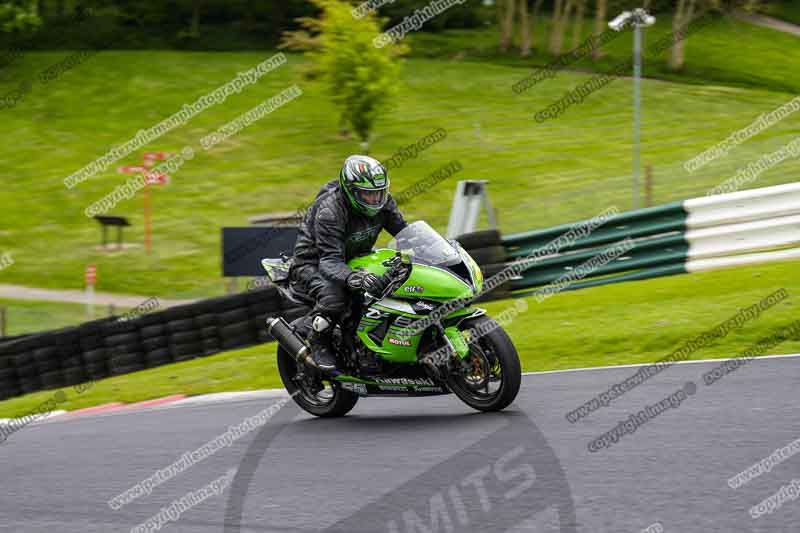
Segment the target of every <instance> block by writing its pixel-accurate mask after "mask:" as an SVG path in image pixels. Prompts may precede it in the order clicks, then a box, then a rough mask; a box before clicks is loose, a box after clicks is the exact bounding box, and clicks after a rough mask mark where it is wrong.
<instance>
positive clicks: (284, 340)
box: [267, 316, 319, 370]
mask: <svg viewBox="0 0 800 533" xmlns="http://www.w3.org/2000/svg"><path fill="white" fill-rule="evenodd" d="M267 331H268V332H269V334H270V335H272V336H273V337H275V340H276V341H278V344H280V345H281V348H283V349H284V350H286V351H287V352H289V355H291V356H292V357H294V358H295V359H296V360H297V362H298V363H300V364H304V365H308V366H310V367H312V368H316V369H318V370H319V367H318V366H317V363H316V362H314V359H313V358H312V357H311V353H310V352H309V350H308V346H306V343H305V342H303V339H301V338H300V337H299V336H298V335H297V333H295V331H294V330H293V329H292V327H291V326H290V325H289V324H288V323H287V322H286V320H284V319H283V317H280V316H279V317H276V318H268V319H267Z"/></svg>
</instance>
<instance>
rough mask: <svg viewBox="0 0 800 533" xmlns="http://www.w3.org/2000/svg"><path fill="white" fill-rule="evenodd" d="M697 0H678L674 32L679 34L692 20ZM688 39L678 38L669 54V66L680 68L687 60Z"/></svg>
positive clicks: (673, 18)
mask: <svg viewBox="0 0 800 533" xmlns="http://www.w3.org/2000/svg"><path fill="white" fill-rule="evenodd" d="M695 1H696V0H678V7H677V8H676V9H675V15H673V17H672V33H673V35H677V34H678V33H679V32H680V31H681V29H682V28H683V27H684V26H686V25H687V24H689V22H691V20H692V17H693V16H694V7H695ZM685 46H686V39H676V40H675V42H674V43H673V45H672V50H671V52H670V55H669V68H671V69H672V70H680V69H682V68H683V64H684V62H685V61H686V48H685Z"/></svg>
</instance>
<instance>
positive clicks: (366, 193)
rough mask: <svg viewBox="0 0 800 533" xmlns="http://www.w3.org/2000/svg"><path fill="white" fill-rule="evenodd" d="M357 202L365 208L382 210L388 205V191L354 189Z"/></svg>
mask: <svg viewBox="0 0 800 533" xmlns="http://www.w3.org/2000/svg"><path fill="white" fill-rule="evenodd" d="M353 194H354V195H355V197H356V200H357V201H358V202H359V203H360V204H361V205H363V206H365V207H371V208H377V209H379V208H381V207H383V204H385V203H386V189H385V188H384V189H362V188H361V187H353Z"/></svg>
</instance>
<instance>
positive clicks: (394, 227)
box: [290, 155, 407, 372]
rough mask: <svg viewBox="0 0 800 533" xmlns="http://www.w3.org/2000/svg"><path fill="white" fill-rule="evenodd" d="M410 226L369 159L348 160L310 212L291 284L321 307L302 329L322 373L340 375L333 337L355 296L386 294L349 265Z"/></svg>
mask: <svg viewBox="0 0 800 533" xmlns="http://www.w3.org/2000/svg"><path fill="white" fill-rule="evenodd" d="M406 225H407V224H406V221H405V220H404V219H403V215H402V214H401V213H400V211H399V210H398V208H397V204H396V203H395V201H394V198H392V195H391V194H389V176H388V173H387V170H386V167H384V166H383V165H382V164H381V163H380V162H378V161H377V160H375V159H373V158H371V157H368V156H364V155H351V156H350V157H348V158H347V159H345V162H344V165H343V166H342V170H341V172H340V173H339V179H338V180H337V179H335V180H331V181H330V182H328V183H326V184H325V185H324V186H323V187H322V189H321V190H320V192H319V193H318V194H317V197H316V199H315V200H314V203H313V204H312V205H311V207H310V208H309V209H308V211H307V212H306V215H305V217H304V218H303V222H302V223H301V224H300V231H299V234H298V236H297V243H296V244H295V248H294V265H293V267H292V271H291V273H290V276H291V277H290V279H291V285H292V289H293V290H294V291H296V292H299V293H301V294H304V295H305V296H306V297H307V298H309V299H311V300H313V301H314V302H315V305H314V308H313V309H312V311H311V313H309V315H307V316H306V317H305V319H304V320H302V321H301V324H302V325H301V327H302V328H303V329H305V332H307V333H308V335H307V338H308V341H309V344H310V346H311V352H312V357H313V358H314V361H315V362H316V363H317V365H318V366H319V367H320V369H322V370H324V371H326V372H330V371H332V370H335V369H336V357H335V356H334V353H333V350H332V348H331V333H332V331H333V325H334V323H335V322H337V321H341V320H343V319H344V318H345V317H346V314H347V312H348V311H349V308H350V293H358V292H362V291H363V292H368V293H370V294H375V295H377V294H380V293H381V292H382V291H383V289H384V282H383V281H382V280H381V279H380V278H379V277H378V276H375V275H374V274H370V273H369V272H365V271H354V270H352V269H351V268H350V267H349V266H347V261H349V260H350V259H352V258H353V257H357V256H359V255H364V254H368V253H370V252H371V251H372V247H373V246H374V245H375V241H376V240H377V239H378V235H379V234H380V232H381V230H382V229H386V230H387V231H388V232H389V233H390V234H391V235H392V236H394V235H396V234H397V233H399V232H400V230H402V229H403V228H405V227H406ZM309 329H310V331H308V330H309Z"/></svg>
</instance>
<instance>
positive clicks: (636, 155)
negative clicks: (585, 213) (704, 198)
mask: <svg viewBox="0 0 800 533" xmlns="http://www.w3.org/2000/svg"><path fill="white" fill-rule="evenodd" d="M641 78H642V28H641V26H640V25H639V24H636V23H634V24H633V183H632V185H631V186H632V187H633V208H634V209H639V167H640V166H641V164H640V162H639V160H640V156H641V147H640V139H641V118H640V117H641V110H642V98H641Z"/></svg>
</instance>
